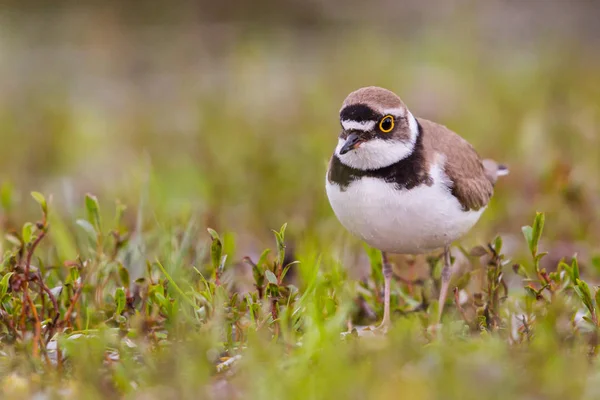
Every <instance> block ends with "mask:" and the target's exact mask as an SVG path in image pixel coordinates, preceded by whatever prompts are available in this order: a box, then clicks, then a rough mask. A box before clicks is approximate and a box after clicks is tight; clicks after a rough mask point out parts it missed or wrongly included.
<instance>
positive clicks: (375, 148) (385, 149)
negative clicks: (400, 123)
mask: <svg viewBox="0 0 600 400" xmlns="http://www.w3.org/2000/svg"><path fill="white" fill-rule="evenodd" d="M408 125H409V128H410V138H409V140H408V141H406V142H403V141H399V140H383V139H377V138H375V139H371V140H369V141H366V142H364V143H362V144H361V145H360V146H359V147H357V148H356V149H354V150H350V151H349V152H347V153H346V154H340V150H341V149H342V147H344V144H345V143H346V140H344V139H342V138H340V139H339V140H338V144H337V147H336V148H335V154H336V155H337V156H338V158H339V159H340V161H341V162H342V164H345V165H347V166H349V167H352V168H356V169H361V170H374V169H379V168H384V167H388V166H390V165H392V164H395V163H397V162H398V161H400V160H403V159H405V158H406V157H408V156H409V155H410V154H411V153H412V152H413V150H414V148H415V143H416V142H417V136H418V135H419V127H418V125H417V120H416V119H415V117H413V116H412V114H411V113H408Z"/></svg>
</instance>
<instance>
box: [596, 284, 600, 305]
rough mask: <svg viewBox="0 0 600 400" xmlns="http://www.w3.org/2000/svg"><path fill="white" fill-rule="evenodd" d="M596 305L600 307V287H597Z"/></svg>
mask: <svg viewBox="0 0 600 400" xmlns="http://www.w3.org/2000/svg"><path fill="white" fill-rule="evenodd" d="M595 297H596V299H595V300H596V307H600V287H596V296H595Z"/></svg>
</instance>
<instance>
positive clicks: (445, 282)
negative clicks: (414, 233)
mask: <svg viewBox="0 0 600 400" xmlns="http://www.w3.org/2000/svg"><path fill="white" fill-rule="evenodd" d="M451 277H452V271H451V270H450V246H446V247H444V269H442V284H441V287H440V298H439V300H438V304H439V315H438V321H439V322H441V321H442V314H443V313H444V304H445V303H446V298H447V297H448V286H450V278H451Z"/></svg>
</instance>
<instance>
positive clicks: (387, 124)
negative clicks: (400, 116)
mask: <svg viewBox="0 0 600 400" xmlns="http://www.w3.org/2000/svg"><path fill="white" fill-rule="evenodd" d="M379 129H380V130H381V132H383V133H388V132H391V131H392V129H394V117H392V116H391V115H386V116H385V117H383V118H382V119H381V121H379Z"/></svg>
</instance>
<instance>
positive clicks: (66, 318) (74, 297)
mask: <svg viewBox="0 0 600 400" xmlns="http://www.w3.org/2000/svg"><path fill="white" fill-rule="evenodd" d="M82 289H83V282H81V284H80V285H79V287H78V288H77V291H76V292H75V294H74V295H73V298H71V305H70V306H69V309H68V310H67V312H66V313H65V317H64V318H63V320H62V324H63V325H64V324H66V323H68V322H69V319H70V318H71V314H72V313H73V309H74V308H75V304H77V301H78V300H79V296H81V292H82Z"/></svg>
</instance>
